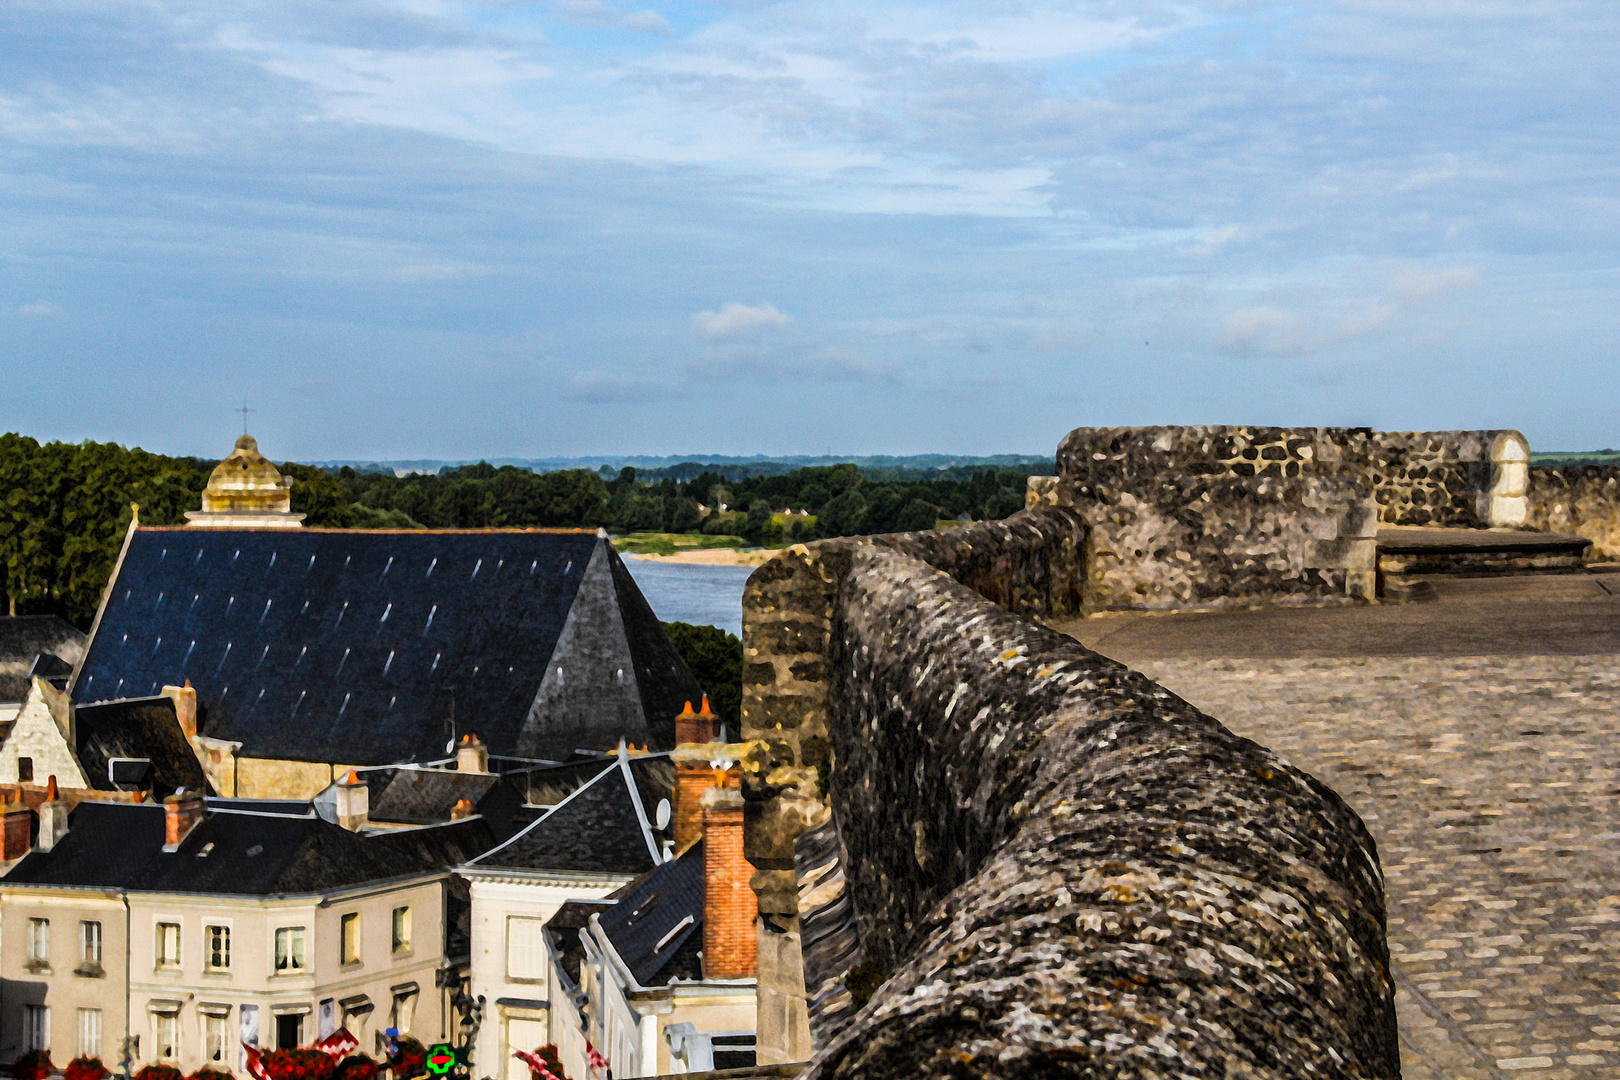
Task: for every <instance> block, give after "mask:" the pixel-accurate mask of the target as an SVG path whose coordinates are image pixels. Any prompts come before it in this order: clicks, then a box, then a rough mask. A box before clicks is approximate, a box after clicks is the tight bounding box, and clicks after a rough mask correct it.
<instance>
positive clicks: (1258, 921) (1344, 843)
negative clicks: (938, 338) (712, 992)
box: [743, 477, 1399, 1078]
mask: <svg viewBox="0 0 1620 1080" xmlns="http://www.w3.org/2000/svg"><path fill="white" fill-rule="evenodd" d="M1284 479H1286V477H1284ZM1084 536H1085V530H1084V528H1083V527H1082V526H1081V524H1080V522H1079V521H1078V520H1077V517H1076V515H1075V514H1073V513H1071V512H1066V511H1063V510H1034V511H1026V512H1024V513H1023V514H1019V515H1015V516H1014V518H1012V519H1009V521H1008V522H1005V523H1001V524H1000V525H999V526H997V527H995V528H991V527H974V528H972V529H961V530H952V531H951V532H949V533H943V534H908V535H906V536H900V537H879V538H864V539H849V540H839V541H829V542H825V543H821V544H814V545H810V546H808V547H801V548H796V549H792V550H790V551H789V552H787V553H784V555H783V556H782V557H780V558H778V559H776V560H773V561H772V562H771V563H768V564H766V566H764V567H761V569H760V570H759V571H757V572H756V573H755V575H754V576H753V577H752V578H751V579H750V581H749V585H748V590H747V593H746V594H745V599H744V649H745V663H746V665H747V666H746V670H745V676H744V706H743V724H744V734H745V737H746V738H748V739H749V740H750V749H749V751H748V754H747V755H746V756H745V761H744V769H745V773H744V782H743V791H744V795H745V797H746V798H747V800H748V803H747V808H746V818H745V820H746V830H745V845H746V853H747V855H748V858H749V859H750V861H751V862H753V863H754V865H755V867H756V868H757V872H756V873H755V875H754V879H753V880H754V885H755V889H756V892H757V893H758V896H759V902H760V910H761V921H760V929H759V933H760V938H761V947H760V952H759V955H760V973H759V987H760V1024H759V1045H760V1056H761V1060H762V1061H766V1062H769V1061H788V1060H795V1059H802V1058H803V1057H805V1056H808V1052H809V1050H810V1049H811V1037H810V1024H809V1017H808V1011H809V1010H808V1006H807V1005H806V997H807V996H810V997H815V998H817V999H818V1005H817V1008H818V1015H817V1017H816V1024H817V1029H818V1034H819V1035H820V1041H819V1045H818V1046H817V1047H816V1049H818V1050H819V1053H818V1055H817V1057H816V1060H815V1062H814V1064H813V1065H812V1067H811V1069H810V1072H809V1074H808V1075H810V1076H814V1077H832V1076H839V1077H846V1076H847V1077H856V1076H859V1077H864V1078H884V1077H902V1076H903V1077H912V1076H928V1075H952V1076H963V1077H977V1076H984V1077H990V1076H996V1077H1000V1076H1010V1075H1030V1076H1036V1075H1039V1076H1066V1075H1074V1076H1080V1075H1104V1074H1106V1075H1126V1074H1130V1075H1137V1076H1157V1075H1165V1076H1169V1075H1217V1076H1278V1077H1281V1076H1299V1075H1309V1074H1318V1075H1322V1076H1329V1077H1333V1076H1344V1077H1349V1076H1363V1077H1371V1076H1379V1077H1383V1076H1389V1077H1393V1076H1397V1075H1399V1063H1398V1057H1397V1054H1396V1044H1395V1028H1394V1012H1393V987H1392V985H1391V984H1390V983H1389V981H1388V979H1387V977H1386V968H1387V962H1388V957H1387V953H1386V951H1385V945H1384V908H1383V894H1382V876H1381V872H1380V870H1379V866H1378V861H1377V855H1376V852H1375V850H1374V846H1373V843H1372V840H1371V838H1370V836H1369V835H1368V834H1367V831H1366V829H1365V827H1364V826H1363V825H1362V823H1361V822H1360V820H1359V819H1358V818H1357V817H1356V816H1355V814H1354V813H1353V812H1352V811H1351V810H1350V809H1349V808H1348V807H1347V806H1346V805H1345V804H1344V803H1343V802H1342V801H1341V800H1340V799H1338V797H1337V796H1336V795H1334V794H1333V792H1331V791H1330V790H1329V789H1327V788H1326V787H1324V786H1323V785H1321V784H1320V783H1318V782H1316V781H1315V780H1313V779H1312V778H1310V777H1309V776H1306V775H1305V774H1303V773H1300V772H1299V771H1298V770H1295V769H1293V768H1291V767H1290V766H1288V765H1287V764H1285V763H1283V762H1281V761H1280V760H1278V759H1277V758H1276V757H1275V756H1274V755H1272V754H1271V753H1269V752H1268V751H1266V750H1264V749H1263V748H1261V747H1259V746H1257V745H1255V744H1253V743H1250V742H1247V741H1245V740H1243V739H1239V738H1237V737H1236V736H1233V735H1232V734H1231V733H1230V732H1228V731H1227V730H1226V729H1225V728H1223V727H1221V725H1219V724H1218V723H1216V722H1215V721H1213V720H1211V719H1210V718H1208V717H1206V716H1204V715H1203V714H1201V713H1199V712H1197V711H1196V710H1195V709H1193V708H1191V707H1190V706H1188V705H1187V704H1186V703H1184V702H1182V701H1180V700H1179V699H1177V698H1175V697H1174V696H1173V695H1171V694H1169V693H1168V692H1166V691H1164V690H1163V689H1161V688H1159V687H1157V686H1155V685H1154V684H1153V683H1151V682H1149V681H1148V680H1146V679H1145V678H1143V677H1141V676H1139V675H1136V674H1134V673H1132V672H1130V671H1128V670H1127V669H1125V668H1124V667H1122V666H1121V665H1118V664H1116V663H1114V662H1112V661H1109V660H1106V659H1104V658H1102V657H1100V656H1097V655H1096V654H1094V653H1090V652H1088V651H1087V650H1085V649H1084V648H1083V647H1081V646H1080V645H1078V644H1077V643H1075V642H1074V641H1073V640H1072V639H1069V638H1065V637H1062V636H1060V635H1058V634H1055V633H1053V632H1050V631H1047V630H1045V629H1043V628H1041V627H1040V626H1038V625H1037V624H1035V623H1033V622H1031V621H1029V620H1027V619H1025V618H1021V617H1019V615H1017V614H1015V613H1014V612H1012V611H1010V610H1008V609H1007V608H1005V607H1002V606H1000V605H998V604H996V603H994V602H992V601H991V600H989V599H986V594H987V593H988V594H994V595H998V596H1001V597H1006V598H1008V599H1010V600H1011V601H1012V602H1013V603H1016V604H1017V605H1019V607H1020V609H1021V610H1022V611H1025V612H1028V613H1030V614H1054V613H1060V612H1063V611H1068V610H1072V605H1073V604H1074V603H1075V602H1076V600H1077V596H1076V593H1077V590H1076V588H1075V583H1074V581H1073V569H1072V568H1073V561H1072V555H1073V552H1074V549H1075V545H1076V544H1080V543H1083V542H1084ZM1003 545H1011V548H1012V550H1011V551H1008V552H1003V551H1002V548H1003ZM998 552H1001V553H1002V554H1004V555H1005V556H1006V557H1005V559H1002V558H1001V555H998V554H997V553H998ZM929 559H937V560H938V561H939V562H940V563H941V564H943V568H936V567H935V566H934V565H931V563H930V562H929V561H926V560H929ZM974 581H976V582H977V584H976V585H970V584H967V583H965V582H974ZM829 792H830V796H829V794H828V793H829ZM834 808H836V813H835V811H834ZM795 841H797V853H798V855H799V856H800V858H799V860H798V862H797V864H796V863H795V861H794V855H795ZM858 957H859V958H864V959H863V961H862V962H861V963H860V964H859V969H860V971H859V973H860V974H863V975H865V976H866V977H868V978H871V977H872V976H873V973H874V972H875V973H876V978H875V979H874V980H873V981H881V980H884V979H885V978H886V981H883V984H882V986H881V987H880V988H879V989H878V990H877V993H876V995H875V996H874V997H873V999H872V1001H871V1003H870V1004H868V1005H867V1006H866V1007H865V1008H864V1009H861V1010H860V1011H859V1012H858V1013H856V1011H855V1005H856V1004H858V1003H857V1002H855V1001H853V1000H852V999H851V996H850V995H849V994H848V993H847V992H842V990H843V988H842V987H840V986H839V982H838V979H837V978H836V977H834V976H835V974H836V973H837V972H839V971H840V970H842V971H848V969H849V968H850V966H851V965H852V964H854V962H855V961H856V959H857V958H858ZM795 976H796V977H798V978H799V979H800V980H801V981H800V982H799V984H798V986H797V987H795V986H794V985H793V978H794V977H795ZM795 993H796V994H797V1000H796V1001H795V1000H794V996H795Z"/></svg>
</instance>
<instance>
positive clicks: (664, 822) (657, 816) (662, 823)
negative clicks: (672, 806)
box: [653, 799, 669, 829]
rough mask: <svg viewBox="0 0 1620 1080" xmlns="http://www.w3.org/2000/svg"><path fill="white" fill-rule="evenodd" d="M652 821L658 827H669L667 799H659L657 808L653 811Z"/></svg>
mask: <svg viewBox="0 0 1620 1080" xmlns="http://www.w3.org/2000/svg"><path fill="white" fill-rule="evenodd" d="M653 823H654V824H655V825H656V826H657V827H658V828H660V829H667V828H669V800H668V799H659V800H658V809H657V810H655V811H653Z"/></svg>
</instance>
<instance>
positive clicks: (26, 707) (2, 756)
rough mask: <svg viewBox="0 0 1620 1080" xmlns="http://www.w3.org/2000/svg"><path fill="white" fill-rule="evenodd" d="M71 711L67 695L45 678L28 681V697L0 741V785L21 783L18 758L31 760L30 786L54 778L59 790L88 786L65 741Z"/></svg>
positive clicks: (74, 756) (70, 748)
mask: <svg viewBox="0 0 1620 1080" xmlns="http://www.w3.org/2000/svg"><path fill="white" fill-rule="evenodd" d="M71 708H72V706H71V704H70V703H69V701H68V696H67V694H66V693H63V692H58V691H57V690H55V689H54V688H53V687H52V686H51V684H50V683H48V682H46V681H45V680H44V679H40V678H34V679H32V680H31V681H30V686H29V688H28V697H27V698H25V699H24V700H23V703H22V708H21V709H19V710H18V711H17V718H16V720H15V721H13V722H12V725H11V731H10V732H9V733H8V734H7V735H6V738H5V741H4V742H0V783H5V784H16V783H19V782H21V781H19V780H18V776H17V759H18V758H31V759H32V760H33V762H34V778H33V780H32V781H30V782H31V783H35V784H44V783H45V781H46V778H47V777H51V776H55V777H56V782H57V783H58V784H59V785H61V786H62V787H75V788H86V787H90V786H91V785H90V783H89V782H88V780H87V779H86V777H85V775H84V770H83V769H82V768H80V766H79V759H78V756H77V755H76V754H75V753H74V752H73V745H72V743H71V742H70V741H69V738H68V733H69V731H70V730H71V723H70V720H69V716H70V713H69V710H70V709H71Z"/></svg>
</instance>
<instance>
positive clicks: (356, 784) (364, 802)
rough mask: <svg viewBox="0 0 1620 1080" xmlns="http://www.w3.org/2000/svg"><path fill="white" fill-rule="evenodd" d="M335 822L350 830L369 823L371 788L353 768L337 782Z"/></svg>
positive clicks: (358, 829) (357, 829)
mask: <svg viewBox="0 0 1620 1080" xmlns="http://www.w3.org/2000/svg"><path fill="white" fill-rule="evenodd" d="M337 823H338V824H339V825H341V826H343V827H344V828H345V829H348V830H349V831H350V832H359V831H360V830H361V829H363V828H365V827H366V826H367V825H369V824H371V789H370V788H368V787H367V786H366V782H365V781H364V780H362V779H360V774H359V773H357V772H355V771H354V770H353V769H350V770H349V775H348V776H345V777H344V778H343V779H342V780H341V781H339V782H338V786H337Z"/></svg>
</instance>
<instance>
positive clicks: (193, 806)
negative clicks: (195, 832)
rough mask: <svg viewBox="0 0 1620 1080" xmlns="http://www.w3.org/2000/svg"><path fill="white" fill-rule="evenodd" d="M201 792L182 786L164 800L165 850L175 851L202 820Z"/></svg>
mask: <svg viewBox="0 0 1620 1080" xmlns="http://www.w3.org/2000/svg"><path fill="white" fill-rule="evenodd" d="M202 813H203V798H202V793H201V792H195V791H187V790H185V789H184V788H181V789H180V790H179V791H176V792H175V793H174V794H173V795H170V796H169V797H168V798H167V799H164V800H163V850H164V851H173V850H174V849H175V848H177V847H179V846H180V844H181V842H182V841H184V840H185V838H186V835H187V834H188V833H190V832H191V830H192V829H193V828H195V827H196V825H197V822H199V821H201V820H202Z"/></svg>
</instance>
